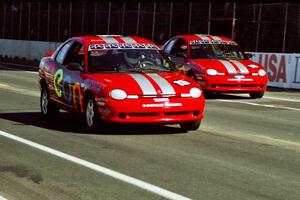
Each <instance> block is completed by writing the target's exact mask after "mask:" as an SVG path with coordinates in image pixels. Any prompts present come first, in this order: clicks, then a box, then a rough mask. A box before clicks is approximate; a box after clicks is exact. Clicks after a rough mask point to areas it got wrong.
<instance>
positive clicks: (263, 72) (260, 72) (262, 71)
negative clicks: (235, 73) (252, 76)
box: [258, 69, 266, 76]
mask: <svg viewBox="0 0 300 200" xmlns="http://www.w3.org/2000/svg"><path fill="white" fill-rule="evenodd" d="M258 75H260V76H265V75H266V71H265V70H263V69H260V70H259V71H258Z"/></svg>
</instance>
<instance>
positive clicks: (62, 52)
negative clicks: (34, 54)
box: [55, 41, 73, 64]
mask: <svg viewBox="0 0 300 200" xmlns="http://www.w3.org/2000/svg"><path fill="white" fill-rule="evenodd" d="M72 43H73V41H69V42H68V43H67V44H65V45H64V46H63V47H62V48H61V49H60V51H59V52H58V54H57V56H56V59H55V60H56V62H58V63H60V64H63V63H64V60H65V57H66V55H67V52H68V50H69V48H70V46H71V45H72Z"/></svg>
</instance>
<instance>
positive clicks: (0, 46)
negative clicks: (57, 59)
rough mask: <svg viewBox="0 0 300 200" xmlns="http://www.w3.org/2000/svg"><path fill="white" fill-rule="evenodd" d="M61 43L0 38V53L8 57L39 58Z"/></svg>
mask: <svg viewBox="0 0 300 200" xmlns="http://www.w3.org/2000/svg"><path fill="white" fill-rule="evenodd" d="M60 44H61V43H58V42H40V41H28V40H8V39H0V55H2V56H3V57H5V56H7V57H9V58H15V57H19V58H25V59H28V60H35V59H36V60H40V59H41V58H42V57H44V55H45V52H47V51H54V50H55V49H56V48H57V47H58V46H59V45H60Z"/></svg>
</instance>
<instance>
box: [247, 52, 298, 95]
mask: <svg viewBox="0 0 300 200" xmlns="http://www.w3.org/2000/svg"><path fill="white" fill-rule="evenodd" d="M249 53H251V54H252V55H253V57H252V58H251V60H252V61H254V62H257V63H260V64H261V65H262V66H264V67H265V68H266V69H267V73H268V78H269V82H268V86H273V87H281V88H294V89H300V54H294V53H290V54H289V53H259V52H258V53H257V52H249Z"/></svg>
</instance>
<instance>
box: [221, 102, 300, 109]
mask: <svg viewBox="0 0 300 200" xmlns="http://www.w3.org/2000/svg"><path fill="white" fill-rule="evenodd" d="M216 101H222V102H230V103H241V104H247V105H252V106H262V107H267V108H278V109H287V110H294V111H300V109H299V108H292V107H288V106H276V105H271V104H258V103H253V102H247V101H238V100H228V99H216Z"/></svg>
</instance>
